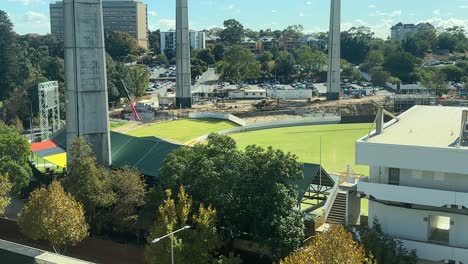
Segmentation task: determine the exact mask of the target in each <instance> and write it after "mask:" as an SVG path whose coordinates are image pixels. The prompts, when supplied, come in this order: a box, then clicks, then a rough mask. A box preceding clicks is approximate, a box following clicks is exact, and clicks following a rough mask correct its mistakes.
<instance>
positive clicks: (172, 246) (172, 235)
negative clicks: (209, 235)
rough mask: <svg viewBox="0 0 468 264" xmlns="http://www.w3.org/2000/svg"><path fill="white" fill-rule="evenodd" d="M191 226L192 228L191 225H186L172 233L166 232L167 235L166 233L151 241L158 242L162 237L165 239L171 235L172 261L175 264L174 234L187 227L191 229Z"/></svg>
mask: <svg viewBox="0 0 468 264" xmlns="http://www.w3.org/2000/svg"><path fill="white" fill-rule="evenodd" d="M189 228H190V226H184V227H182V228H180V229H177V230H176V231H174V232H171V233H169V234H166V235H164V236H162V237H159V238H156V239H154V240H153V241H151V243H158V242H159V241H161V239H164V238H166V237H169V236H170V237H171V263H172V264H174V234H176V233H178V232H180V231H183V230H185V229H189Z"/></svg>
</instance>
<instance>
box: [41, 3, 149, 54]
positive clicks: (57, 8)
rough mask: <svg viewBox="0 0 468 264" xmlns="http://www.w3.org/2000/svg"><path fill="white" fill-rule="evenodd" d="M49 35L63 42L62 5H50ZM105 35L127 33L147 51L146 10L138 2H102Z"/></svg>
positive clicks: (145, 7) (143, 5) (144, 5)
mask: <svg viewBox="0 0 468 264" xmlns="http://www.w3.org/2000/svg"><path fill="white" fill-rule="evenodd" d="M49 8H50V24H51V33H52V35H54V36H56V37H57V38H58V39H61V40H63V36H64V33H63V29H64V23H63V4H62V1H57V2H55V3H52V4H50V6H49ZM102 11H103V23H104V31H105V33H110V32H117V31H119V32H127V33H128V34H130V35H131V36H132V37H134V38H135V39H136V40H137V42H138V45H139V46H140V47H142V48H145V49H148V14H147V13H148V10H147V6H146V4H144V3H142V2H141V1H140V0H104V1H103V2H102Z"/></svg>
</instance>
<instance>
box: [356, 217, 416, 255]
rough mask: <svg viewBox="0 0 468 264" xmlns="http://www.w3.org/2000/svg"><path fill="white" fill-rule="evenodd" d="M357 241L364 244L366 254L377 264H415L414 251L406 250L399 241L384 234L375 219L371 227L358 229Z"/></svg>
mask: <svg viewBox="0 0 468 264" xmlns="http://www.w3.org/2000/svg"><path fill="white" fill-rule="evenodd" d="M358 237H359V242H360V243H361V244H362V245H363V246H364V248H365V251H366V255H367V256H372V257H373V259H374V260H375V262H376V263H379V264H397V263H404V264H416V263H418V257H417V255H416V251H415V250H412V251H408V250H406V249H405V248H404V247H403V245H402V244H401V242H400V241H397V240H394V239H392V238H391V237H389V236H387V235H385V234H384V233H383V231H382V226H381V225H380V223H379V221H378V220H377V219H374V220H373V224H372V227H370V228H364V229H363V230H360V231H359V236H358Z"/></svg>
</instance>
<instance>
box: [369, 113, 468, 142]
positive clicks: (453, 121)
mask: <svg viewBox="0 0 468 264" xmlns="http://www.w3.org/2000/svg"><path fill="white" fill-rule="evenodd" d="M463 110H468V108H467V107H445V106H414V107H413V108H411V109H410V110H408V111H406V112H405V113H403V114H401V115H400V116H399V121H398V122H395V121H391V122H389V123H387V124H386V126H385V129H384V131H383V133H382V134H380V135H375V134H374V135H371V137H370V138H369V139H368V140H367V142H368V143H381V144H394V145H410V146H426V147H440V148H454V147H455V146H456V143H457V142H458V139H459V136H460V130H461V125H462V124H461V119H462V112H463ZM373 133H375V132H373ZM366 138H367V136H366V137H364V138H362V139H361V140H360V142H363V141H364V142H365V141H366ZM461 148H465V149H466V147H461Z"/></svg>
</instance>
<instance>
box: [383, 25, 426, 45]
mask: <svg viewBox="0 0 468 264" xmlns="http://www.w3.org/2000/svg"><path fill="white" fill-rule="evenodd" d="M433 29H435V28H434V26H433V25H431V24H429V23H419V24H417V25H415V24H403V23H401V22H400V23H398V24H396V25H394V26H393V27H392V28H391V29H390V30H391V36H390V37H391V39H392V40H397V41H403V40H405V39H406V37H407V36H408V35H409V34H414V33H417V32H421V31H426V30H433Z"/></svg>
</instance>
